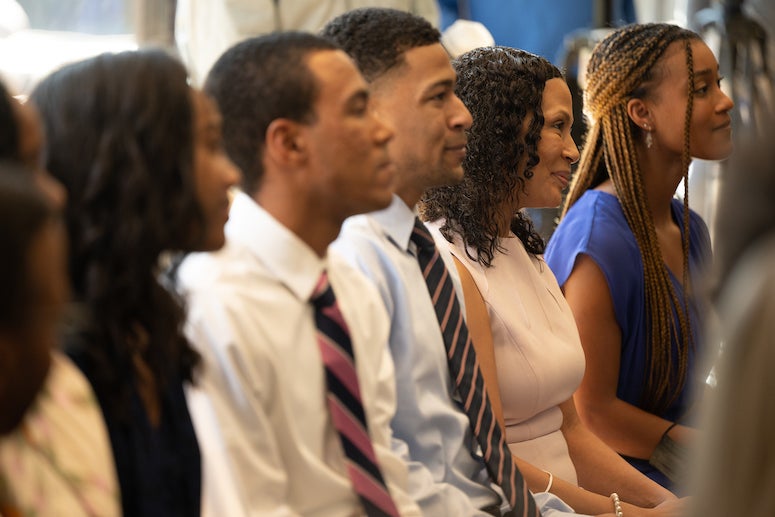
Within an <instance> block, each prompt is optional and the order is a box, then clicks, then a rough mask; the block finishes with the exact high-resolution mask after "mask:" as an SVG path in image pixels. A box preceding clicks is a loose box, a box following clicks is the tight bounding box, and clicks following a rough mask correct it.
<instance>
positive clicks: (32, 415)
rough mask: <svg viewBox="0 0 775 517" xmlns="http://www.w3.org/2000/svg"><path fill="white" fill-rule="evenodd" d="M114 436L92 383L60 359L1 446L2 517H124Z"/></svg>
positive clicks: (55, 356)
mask: <svg viewBox="0 0 775 517" xmlns="http://www.w3.org/2000/svg"><path fill="white" fill-rule="evenodd" d="M119 499H120V498H119V491H118V484H117V482H116V469H115V467H114V464H113V457H112V455H111V451H110V443H109V441H108V433H107V431H106V429H105V424H104V422H103V419H102V414H101V413H100V409H99V406H98V404H97V399H96V398H95V396H94V393H93V392H92V390H91V388H90V386H89V383H88V382H87V381H86V379H85V378H84V377H83V375H82V374H81V372H80V371H79V370H78V368H76V367H75V366H74V365H73V364H72V363H71V362H70V360H69V359H68V358H67V357H65V356H63V355H62V354H60V353H59V352H54V353H53V355H52V363H51V370H50V372H49V375H48V377H47V379H46V381H45V384H44V386H43V389H42V390H41V392H40V394H39V395H38V397H37V399H36V401H35V402H34V403H33V405H32V407H31V408H30V409H29V411H28V412H27V414H26V415H25V417H24V420H23V421H22V423H21V424H20V425H19V428H18V429H16V430H15V431H14V432H13V433H12V434H10V435H9V436H6V437H5V438H3V439H2V440H0V515H23V516H28V515H29V516H36V517H46V516H52V517H54V516H57V517H58V516H63V515H66V516H68V517H71V516H72V517H81V516H89V517H92V516H100V517H113V516H118V515H121V504H120V500H119Z"/></svg>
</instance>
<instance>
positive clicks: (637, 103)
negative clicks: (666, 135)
mask: <svg viewBox="0 0 775 517" xmlns="http://www.w3.org/2000/svg"><path fill="white" fill-rule="evenodd" d="M627 115H629V117H630V119H631V120H632V121H633V122H634V123H635V125H636V126H638V127H639V128H641V129H643V130H644V131H654V121H653V119H652V117H651V112H650V111H649V106H648V104H647V103H646V102H645V101H644V100H643V99H630V100H629V101H628V102H627Z"/></svg>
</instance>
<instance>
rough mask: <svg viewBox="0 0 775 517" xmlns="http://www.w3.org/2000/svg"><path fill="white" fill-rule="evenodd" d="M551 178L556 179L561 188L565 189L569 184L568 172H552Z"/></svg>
mask: <svg viewBox="0 0 775 517" xmlns="http://www.w3.org/2000/svg"><path fill="white" fill-rule="evenodd" d="M552 176H554V177H555V178H557V181H559V182H560V184H561V185H562V188H565V187H567V186H568V184H569V183H570V172H567V171H558V172H553V173H552Z"/></svg>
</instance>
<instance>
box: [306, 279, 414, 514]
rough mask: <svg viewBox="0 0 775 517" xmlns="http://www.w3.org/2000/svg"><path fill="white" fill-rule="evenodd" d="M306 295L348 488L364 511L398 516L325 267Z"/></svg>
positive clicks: (343, 323) (345, 328)
mask: <svg viewBox="0 0 775 517" xmlns="http://www.w3.org/2000/svg"><path fill="white" fill-rule="evenodd" d="M311 301H312V305H313V306H314V307H315V325H316V326H317V342H318V348H319V349H320V355H321V356H322V358H323V364H324V366H325V369H326V385H327V387H328V394H327V397H326V398H327V401H328V409H329V412H330V414H331V420H332V421H333V423H334V427H335V428H336V430H337V431H338V432H339V438H340V440H341V442H342V448H343V449H344V453H345V457H346V463H347V473H348V475H349V476H350V481H352V484H353V489H354V490H355V493H357V494H358V497H359V498H360V500H361V504H362V505H363V508H364V510H365V511H366V515H368V516H369V517H382V516H390V517H398V516H399V513H398V509H397V508H396V505H395V503H394V502H393V499H392V498H391V497H390V492H389V491H388V488H387V486H386V484H385V479H384V478H383V477H382V472H381V471H380V469H379V464H378V462H377V457H376V455H375V454H374V447H373V446H372V444H371V438H370V437H369V428H368V425H367V423H366V415H365V413H364V410H363V403H362V401H361V390H360V387H359V385H358V375H357V373H356V370H355V355H354V353H353V347H352V342H351V341H350V331H349V330H348V328H347V323H346V322H345V321H344V318H343V317H342V313H341V312H340V311H339V307H338V305H337V303H336V297H335V296H334V291H333V289H331V285H330V284H329V283H328V276H327V275H326V272H325V271H324V272H323V274H322V275H320V280H319V281H318V284H317V286H315V291H314V293H313V294H312V298H311Z"/></svg>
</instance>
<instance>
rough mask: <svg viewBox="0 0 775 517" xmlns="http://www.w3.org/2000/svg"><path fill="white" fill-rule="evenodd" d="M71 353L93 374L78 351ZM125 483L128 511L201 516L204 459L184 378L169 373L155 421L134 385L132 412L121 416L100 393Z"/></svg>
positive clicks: (156, 516)
mask: <svg viewBox="0 0 775 517" xmlns="http://www.w3.org/2000/svg"><path fill="white" fill-rule="evenodd" d="M71 357H72V358H73V360H74V361H75V363H76V364H78V366H79V367H81V369H82V370H83V371H84V373H85V374H86V376H87V377H90V373H92V372H91V371H90V368H89V367H87V366H85V362H84V358H83V356H81V355H80V354H77V353H74V354H71ZM97 397H98V399H99V400H100V406H101V407H102V411H103V416H104V418H105V422H106V424H107V428H108V433H109V435H110V442H111V446H112V448H113V457H114V459H115V462H116V471H117V472H118V482H119V486H120V487H121V496H122V499H121V502H122V507H123V515H124V516H125V517H132V516H138V517H140V516H142V517H198V516H199V515H200V506H201V501H200V499H201V460H200V455H199V445H198V443H197V438H196V434H195V433H194V426H193V424H192V422H191V417H190V416H189V413H188V406H187V405H186V398H185V394H184V392H183V382H182V380H181V379H180V378H176V377H172V378H170V380H169V382H168V384H167V386H166V388H165V389H164V391H163V392H162V394H161V398H160V401H159V404H160V408H161V420H160V422H159V424H158V426H153V425H151V423H150V421H149V420H148V416H147V413H146V411H145V406H144V405H143V402H142V401H141V399H140V395H139V393H138V391H137V389H136V388H134V389H132V391H131V397H130V400H129V404H128V417H127V418H123V419H121V418H117V417H116V416H115V414H114V411H112V410H113V409H114V408H112V407H111V406H110V405H109V402H108V401H107V400H106V399H104V398H103V397H100V394H99V393H98V394H97Z"/></svg>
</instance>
